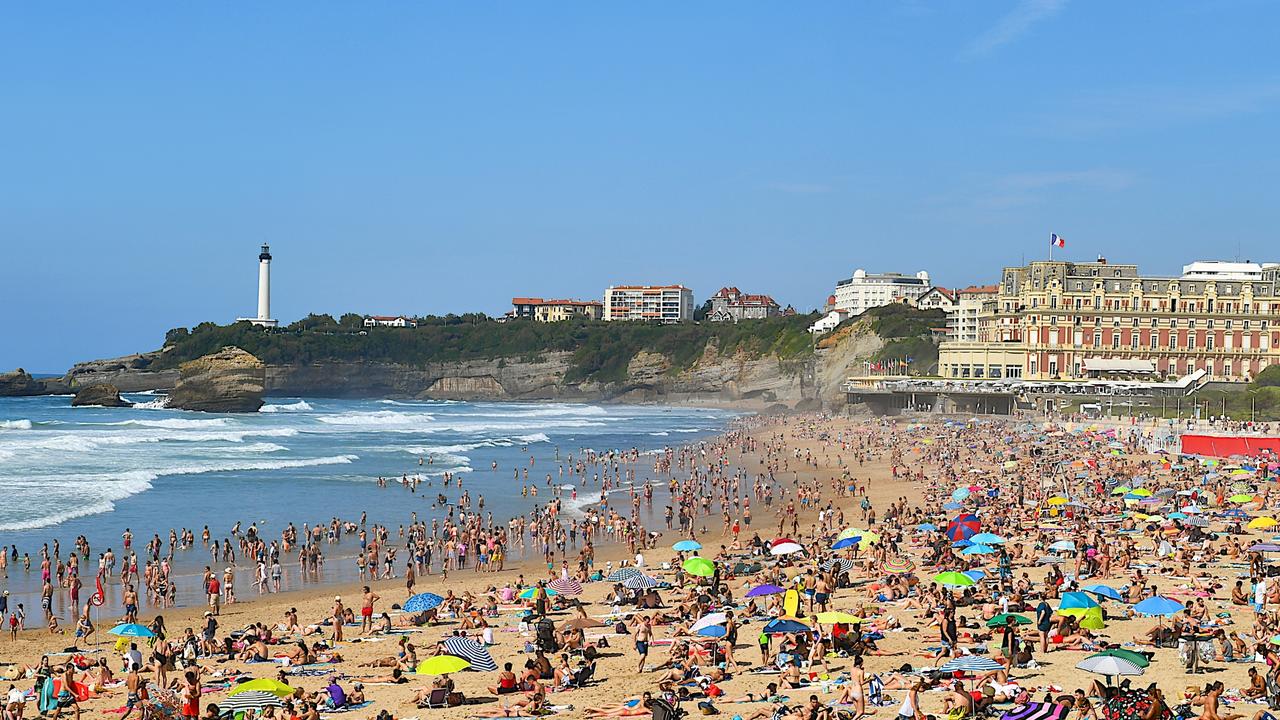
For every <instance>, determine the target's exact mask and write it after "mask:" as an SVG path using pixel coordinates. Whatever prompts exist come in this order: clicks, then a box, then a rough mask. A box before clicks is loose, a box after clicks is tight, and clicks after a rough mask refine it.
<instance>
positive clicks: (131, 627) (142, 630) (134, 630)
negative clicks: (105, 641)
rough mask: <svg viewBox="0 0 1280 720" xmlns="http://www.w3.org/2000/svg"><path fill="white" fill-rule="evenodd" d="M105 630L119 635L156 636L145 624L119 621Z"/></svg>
mask: <svg viewBox="0 0 1280 720" xmlns="http://www.w3.org/2000/svg"><path fill="white" fill-rule="evenodd" d="M107 632H109V633H111V634H112V635H119V636H121V637H141V638H150V637H155V636H156V634H155V633H153V632H151V628H149V627H147V626H146V625H139V624H137V623H121V624H119V625H117V626H115V627H113V628H111V629H110V630H108V631H107Z"/></svg>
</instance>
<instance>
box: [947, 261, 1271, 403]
mask: <svg viewBox="0 0 1280 720" xmlns="http://www.w3.org/2000/svg"><path fill="white" fill-rule="evenodd" d="M1278 282H1280V264H1277V263H1269V264H1264V265H1260V264H1256V263H1236V262H1217V261H1204V262H1195V263H1192V264H1190V265H1187V266H1185V267H1184V268H1183V274H1182V276H1181V277H1176V278H1170V277H1143V276H1141V275H1139V274H1138V267H1137V266H1136V265H1117V264H1112V263H1108V262H1107V261H1106V260H1105V259H1103V258H1099V259H1098V261H1097V262H1086V263H1073V262H1063V261H1048V262H1032V263H1029V264H1027V265H1025V266H1022V267H1007V268H1005V269H1004V273H1003V276H1002V277H1001V281H1000V286H999V291H998V292H997V293H996V294H995V295H993V296H992V298H991V299H989V300H987V301H986V302H985V303H984V304H983V308H982V311H981V313H980V315H979V319H978V339H977V341H976V342H944V343H942V345H941V347H940V348H939V358H938V365H939V372H940V373H941V374H942V376H943V377H948V378H1027V379H1035V380H1055V379H1064V380H1070V379H1083V378H1087V377H1099V376H1103V377H1132V378H1134V379H1166V378H1171V377H1179V376H1183V375H1189V374H1191V373H1193V372H1195V371H1196V370H1204V371H1205V372H1206V373H1208V375H1209V376H1210V378H1211V379H1214V380H1237V381H1239V380H1248V379H1250V378H1252V377H1253V376H1255V375H1257V373H1259V372H1261V371H1262V369H1263V368H1265V367H1267V366H1268V365H1270V364H1273V363H1276V362H1280V284H1278Z"/></svg>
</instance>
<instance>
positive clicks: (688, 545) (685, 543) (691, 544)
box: [671, 540, 702, 552]
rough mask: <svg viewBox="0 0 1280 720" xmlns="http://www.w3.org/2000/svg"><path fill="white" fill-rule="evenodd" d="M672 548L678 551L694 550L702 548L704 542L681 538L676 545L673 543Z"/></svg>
mask: <svg viewBox="0 0 1280 720" xmlns="http://www.w3.org/2000/svg"><path fill="white" fill-rule="evenodd" d="M671 549H672V550H675V551H676V552H692V551H694V550H701V549H702V543H700V542H698V541H697V540H681V541H680V542H678V543H676V544H675V545H672V546H671Z"/></svg>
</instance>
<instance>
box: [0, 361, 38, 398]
mask: <svg viewBox="0 0 1280 720" xmlns="http://www.w3.org/2000/svg"><path fill="white" fill-rule="evenodd" d="M45 394H46V392H45V385H44V382H43V381H41V380H37V379H35V378H33V377H31V374H30V373H28V372H27V371H26V370H23V369H22V368H18V369H17V370H14V371H13V372H7V373H0V397H22V396H26V395H45Z"/></svg>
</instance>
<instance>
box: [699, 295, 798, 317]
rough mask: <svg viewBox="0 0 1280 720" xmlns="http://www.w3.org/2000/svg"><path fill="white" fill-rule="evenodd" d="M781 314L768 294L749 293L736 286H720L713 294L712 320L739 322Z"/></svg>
mask: <svg viewBox="0 0 1280 720" xmlns="http://www.w3.org/2000/svg"><path fill="white" fill-rule="evenodd" d="M779 314H781V308H780V307H779V306H778V303H776V302H774V299H773V298H771V297H769V296H768V295H749V294H747V293H744V292H742V291H741V290H739V289H738V288H736V287H724V288H720V292H718V293H716V294H715V295H712V296H711V311H710V312H709V313H707V319H708V320H710V321H711V322H738V321H739V320H763V319H765V318H771V317H776V316H778V315H779Z"/></svg>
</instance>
